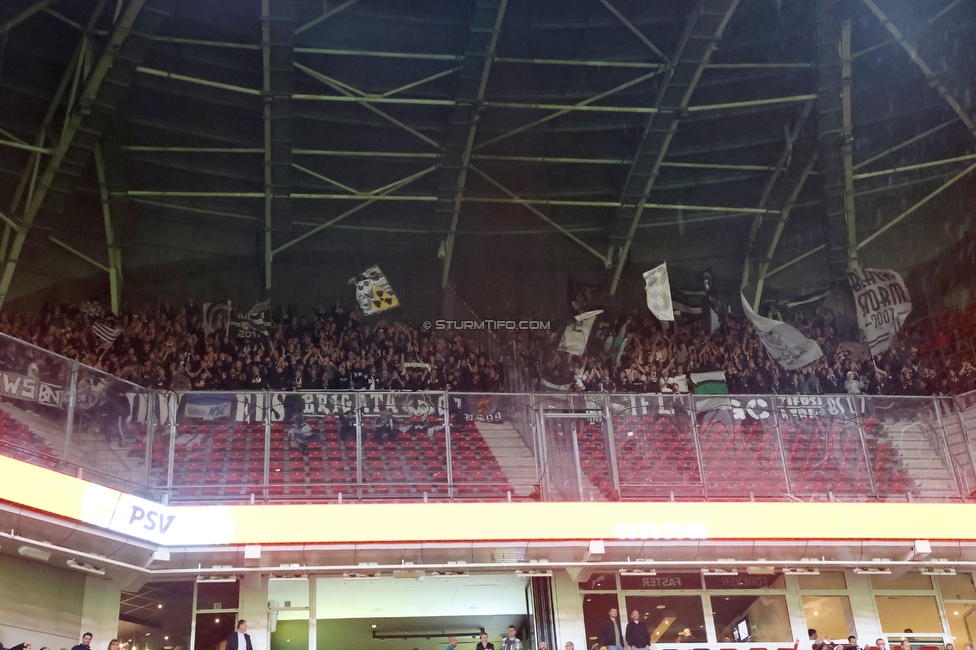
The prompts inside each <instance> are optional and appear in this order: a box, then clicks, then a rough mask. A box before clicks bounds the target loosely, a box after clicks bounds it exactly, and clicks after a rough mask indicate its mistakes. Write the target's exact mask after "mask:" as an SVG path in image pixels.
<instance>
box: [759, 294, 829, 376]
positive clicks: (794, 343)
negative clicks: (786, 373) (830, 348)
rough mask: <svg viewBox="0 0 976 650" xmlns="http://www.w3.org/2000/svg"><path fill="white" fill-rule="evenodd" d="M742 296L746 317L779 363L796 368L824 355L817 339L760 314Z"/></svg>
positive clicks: (787, 367) (792, 368) (789, 368)
mask: <svg viewBox="0 0 976 650" xmlns="http://www.w3.org/2000/svg"><path fill="white" fill-rule="evenodd" d="M740 295H741V294H740ZM741 297H742V309H744V310H745V312H746V317H747V318H748V319H749V322H751V323H752V326H753V327H755V328H756V334H758V335H759V338H760V339H761V340H762V343H763V345H764V346H765V347H766V351H767V352H769V355H770V356H771V357H773V359H775V360H776V362H777V363H778V364H779V365H781V366H783V367H784V368H786V369H787V370H796V369H797V368H802V367H803V366H805V365H807V364H808V363H812V362H814V361H816V360H817V359H819V358H820V357H822V356H823V350H821V349H820V346H819V345H817V342H816V341H811V340H810V339H808V338H807V337H805V336H803V334H801V333H800V331H799V330H798V329H796V328H795V327H793V326H792V325H787V324H786V323H784V322H782V321H778V320H773V319H772V318H764V317H762V316H760V315H759V314H757V313H756V312H754V311H752V307H750V306H749V301H748V300H746V297H745V296H741Z"/></svg>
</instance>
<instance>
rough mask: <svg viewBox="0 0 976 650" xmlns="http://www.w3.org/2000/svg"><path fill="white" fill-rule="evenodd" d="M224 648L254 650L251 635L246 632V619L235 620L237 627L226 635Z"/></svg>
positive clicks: (229, 649)
mask: <svg viewBox="0 0 976 650" xmlns="http://www.w3.org/2000/svg"><path fill="white" fill-rule="evenodd" d="M225 650H254V646H252V645H251V635H250V634H248V633H247V621H245V620H244V619H241V620H239V621H238V622H237V629H236V630H235V631H233V632H231V633H230V636H229V637H227V646H226V649H225Z"/></svg>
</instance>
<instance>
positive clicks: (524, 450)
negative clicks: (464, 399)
mask: <svg viewBox="0 0 976 650" xmlns="http://www.w3.org/2000/svg"><path fill="white" fill-rule="evenodd" d="M478 429H479V430H480V431H481V433H482V435H483V436H484V439H485V442H486V443H487V444H488V449H489V450H490V451H491V453H492V455H493V456H494V457H495V460H496V461H498V465H499V467H501V470H502V472H504V474H505V476H506V477H507V478H508V482H509V483H511V485H512V488H513V494H512V496H513V497H519V498H525V497H528V496H529V495H530V494H531V493H532V491H533V490H534V489H535V485H536V484H537V483H538V482H539V474H538V470H537V469H536V461H535V456H534V455H533V454H532V450H531V449H529V447H528V445H526V444H525V441H524V440H522V436H520V435H519V432H518V431H517V430H516V429H515V427H513V426H512V425H511V424H508V423H488V422H479V423H478ZM590 487H591V489H595V488H592V485H591V486H590Z"/></svg>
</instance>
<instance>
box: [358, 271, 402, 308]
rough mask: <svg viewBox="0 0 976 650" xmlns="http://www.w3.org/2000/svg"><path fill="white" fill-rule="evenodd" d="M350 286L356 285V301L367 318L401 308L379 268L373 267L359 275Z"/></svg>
mask: <svg viewBox="0 0 976 650" xmlns="http://www.w3.org/2000/svg"><path fill="white" fill-rule="evenodd" d="M349 284H354V285H356V301H357V302H358V303H359V308H360V309H362V310H363V314H364V315H366V316H369V315H371V314H378V313H379V312H381V311H386V310H387V309H393V308H394V307H399V306H400V301H399V300H398V299H397V297H396V294H395V293H393V287H391V286H390V281H389V280H387V279H386V276H385V275H383V271H380V267H378V266H371V267H369V268H368V269H366V270H365V271H363V272H362V273H360V274H359V275H357V276H355V277H352V278H350V279H349Z"/></svg>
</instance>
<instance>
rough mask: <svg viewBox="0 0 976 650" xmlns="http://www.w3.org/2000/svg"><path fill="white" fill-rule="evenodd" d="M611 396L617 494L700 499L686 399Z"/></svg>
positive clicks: (631, 498) (651, 498)
mask: <svg viewBox="0 0 976 650" xmlns="http://www.w3.org/2000/svg"><path fill="white" fill-rule="evenodd" d="M609 400H610V421H611V423H612V424H613V437H614V444H615V449H616V459H617V471H618V473H619V474H618V475H619V477H620V498H621V499H622V500H624V501H634V500H639V501H669V500H671V499H702V498H703V497H704V495H705V493H704V486H703V484H702V475H701V468H700V466H699V462H698V446H697V444H696V440H695V431H694V426H693V422H692V414H691V411H690V410H689V402H688V399H687V397H684V396H675V395H627V394H616V395H610V396H609ZM662 638H663V637H662Z"/></svg>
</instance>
